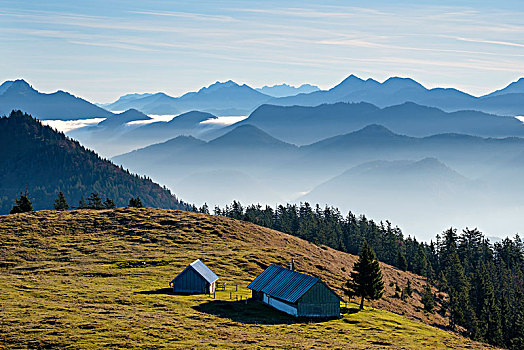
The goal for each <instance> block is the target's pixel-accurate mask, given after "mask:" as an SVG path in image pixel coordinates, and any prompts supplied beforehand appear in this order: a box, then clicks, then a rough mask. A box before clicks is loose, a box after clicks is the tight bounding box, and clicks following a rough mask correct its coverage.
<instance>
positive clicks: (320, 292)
mask: <svg viewBox="0 0 524 350" xmlns="http://www.w3.org/2000/svg"><path fill="white" fill-rule="evenodd" d="M247 287H248V288H249V289H251V291H252V296H253V299H255V300H258V301H261V302H263V303H265V304H267V305H270V306H272V307H274V308H275V309H278V310H280V311H283V312H285V313H287V314H290V315H293V316H297V317H326V318H328V317H340V302H341V301H344V300H343V299H342V298H341V297H339V296H338V295H337V294H336V293H335V292H334V291H333V290H332V289H331V288H329V287H328V286H327V285H326V284H325V283H324V282H322V281H321V280H320V279H318V278H316V277H313V276H309V275H306V274H303V273H300V272H296V271H294V263H293V262H292V263H291V268H290V269H289V270H288V269H286V268H283V267H281V266H278V265H269V267H268V268H267V269H265V270H264V271H263V272H262V273H261V274H260V275H259V276H258V277H257V278H255V279H254V280H253V282H251V283H250V284H249V285H248V286H247Z"/></svg>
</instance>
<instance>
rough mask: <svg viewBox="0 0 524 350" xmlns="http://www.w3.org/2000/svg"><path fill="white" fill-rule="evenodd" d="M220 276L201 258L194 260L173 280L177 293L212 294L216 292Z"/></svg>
mask: <svg viewBox="0 0 524 350" xmlns="http://www.w3.org/2000/svg"><path fill="white" fill-rule="evenodd" d="M217 280H218V276H217V275H216V274H215V273H214V272H213V271H211V269H210V268H209V267H207V266H206V265H205V264H204V263H203V262H202V261H200V259H197V260H195V261H193V262H192V263H191V264H189V265H188V266H187V267H186V268H185V269H184V270H183V271H182V272H180V273H179V274H178V275H177V276H176V277H175V278H173V280H172V281H171V282H169V285H170V286H173V292H175V293H195V294H211V293H214V292H215V288H216V281H217Z"/></svg>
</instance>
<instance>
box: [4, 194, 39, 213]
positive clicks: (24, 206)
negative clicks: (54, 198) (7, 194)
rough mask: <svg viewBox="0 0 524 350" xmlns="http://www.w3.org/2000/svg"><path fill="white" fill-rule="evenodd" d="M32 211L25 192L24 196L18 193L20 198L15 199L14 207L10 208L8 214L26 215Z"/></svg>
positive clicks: (31, 205)
mask: <svg viewBox="0 0 524 350" xmlns="http://www.w3.org/2000/svg"><path fill="white" fill-rule="evenodd" d="M29 211H33V204H32V203H31V201H30V200H29V195H28V193H27V191H26V192H25V194H22V193H20V198H19V199H15V205H14V206H13V207H12V208H11V211H10V212H9V213H10V214H17V213H27V212H29Z"/></svg>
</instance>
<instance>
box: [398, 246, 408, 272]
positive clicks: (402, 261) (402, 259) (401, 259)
mask: <svg viewBox="0 0 524 350" xmlns="http://www.w3.org/2000/svg"><path fill="white" fill-rule="evenodd" d="M397 266H398V268H399V269H401V270H402V271H407V269H408V261H407V260H406V256H405V255H404V254H402V252H401V251H400V249H399V250H398V253H397Z"/></svg>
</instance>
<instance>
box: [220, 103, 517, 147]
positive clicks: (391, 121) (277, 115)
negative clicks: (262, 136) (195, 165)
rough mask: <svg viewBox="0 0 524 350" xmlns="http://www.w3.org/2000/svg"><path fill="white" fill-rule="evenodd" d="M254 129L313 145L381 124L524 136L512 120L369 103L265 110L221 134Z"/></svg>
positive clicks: (413, 131) (416, 132)
mask: <svg viewBox="0 0 524 350" xmlns="http://www.w3.org/2000/svg"><path fill="white" fill-rule="evenodd" d="M244 124H251V125H254V126H256V127H258V128H260V129H262V130H264V131H266V132H267V133H269V134H271V135H273V136H275V137H277V138H279V139H282V140H284V141H286V142H290V143H294V144H297V145H303V144H308V143H312V142H316V141H319V140H321V139H323V138H327V137H332V136H337V135H340V134H344V133H348V132H352V131H356V130H359V129H361V128H363V127H365V126H367V125H369V124H380V125H384V126H386V127H387V128H389V129H391V130H392V131H394V132H397V133H401V134H406V135H411V136H428V135H434V134H439V133H462V134H470V135H478V136H487V137H505V136H524V124H523V123H522V122H520V121H519V120H517V119H516V118H513V117H501V116H495V115H490V114H486V113H483V112H477V111H459V112H444V111H442V110H440V109H437V108H434V107H426V106H421V105H417V104H415V103H412V102H406V103H403V104H401V105H397V106H391V107H386V108H382V109H381V108H378V107H376V106H374V105H372V104H369V103H364V102H361V103H335V104H324V105H319V106H316V107H306V106H274V105H262V106H260V107H259V108H257V109H256V110H255V111H254V112H253V113H251V115H250V116H249V117H248V118H247V119H244V120H243V121H241V122H238V123H236V124H234V125H231V126H230V127H228V128H226V129H224V130H218V131H217V132H216V133H215V135H214V136H217V135H218V134H219V133H220V132H222V133H223V132H227V131H228V130H230V129H233V128H235V127H236V126H238V125H244Z"/></svg>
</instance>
